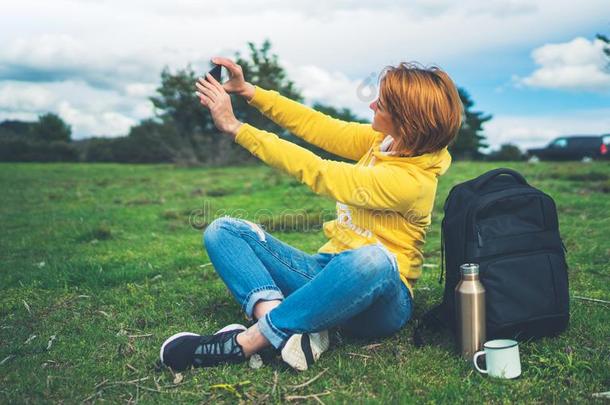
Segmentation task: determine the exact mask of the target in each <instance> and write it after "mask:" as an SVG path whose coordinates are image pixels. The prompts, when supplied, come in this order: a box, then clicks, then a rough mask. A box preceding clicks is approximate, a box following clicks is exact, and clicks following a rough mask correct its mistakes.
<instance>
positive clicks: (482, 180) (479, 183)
mask: <svg viewBox="0 0 610 405" xmlns="http://www.w3.org/2000/svg"><path fill="white" fill-rule="evenodd" d="M501 175H508V176H511V177H512V178H513V179H515V180H516V181H517V183H520V184H523V185H527V180H525V177H523V176H522V175H521V173H519V172H517V171H515V170H512V169H507V168H504V167H501V168H498V169H493V170H490V171H488V172H487V173H485V174H483V175H482V176H479V177H478V178H477V179H476V180H475V181H474V183H473V184H472V187H473V188H474V189H475V190H480V189H482V188H483V187H485V185H486V184H487V183H489V182H490V181H492V180H493V179H495V178H496V177H498V176H501Z"/></svg>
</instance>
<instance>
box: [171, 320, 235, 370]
mask: <svg viewBox="0 0 610 405" xmlns="http://www.w3.org/2000/svg"><path fill="white" fill-rule="evenodd" d="M223 329H224V328H223ZM243 330H244V329H241V328H234V329H231V330H228V331H224V332H221V331H222V329H221V331H219V332H217V333H216V334H214V335H207V336H206V335H198V334H196V333H191V332H181V333H176V334H175V335H173V336H170V337H169V338H168V339H167V340H165V342H163V345H161V351H160V357H161V362H162V363H163V364H165V365H166V366H168V367H170V368H172V369H173V370H174V371H183V370H186V369H187V368H189V367H190V366H193V367H212V366H217V365H219V364H235V363H242V362H245V361H246V360H247V359H246V356H245V355H244V351H243V348H242V347H241V345H240V344H239V343H237V340H236V336H237V335H238V334H240V333H241V332H243Z"/></svg>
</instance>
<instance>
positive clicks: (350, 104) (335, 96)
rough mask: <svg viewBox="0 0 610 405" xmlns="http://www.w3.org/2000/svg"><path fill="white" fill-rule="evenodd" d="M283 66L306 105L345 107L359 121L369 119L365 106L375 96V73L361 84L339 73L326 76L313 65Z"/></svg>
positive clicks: (366, 106) (289, 64)
mask: <svg viewBox="0 0 610 405" xmlns="http://www.w3.org/2000/svg"><path fill="white" fill-rule="evenodd" d="M283 65H284V66H285V67H286V71H287V72H288V77H290V78H291V79H292V80H294V82H295V84H296V86H297V88H299V89H300V90H301V92H302V94H303V97H304V98H305V102H306V103H307V104H310V105H312V104H314V103H316V102H319V103H323V104H327V105H331V106H335V107H340V108H343V107H347V108H349V109H351V110H352V111H353V112H354V113H356V115H358V116H359V117H362V118H368V119H372V111H371V110H370V109H369V107H368V106H369V104H370V102H371V101H373V100H374V99H375V97H376V95H377V87H376V83H377V75H376V74H375V73H374V72H372V73H371V74H370V75H369V76H368V77H365V79H364V80H352V79H350V78H349V77H347V76H346V75H345V74H343V73H341V72H339V71H334V72H329V71H326V70H324V69H322V68H320V67H319V66H315V65H305V66H296V65H293V64H292V63H290V62H284V63H283Z"/></svg>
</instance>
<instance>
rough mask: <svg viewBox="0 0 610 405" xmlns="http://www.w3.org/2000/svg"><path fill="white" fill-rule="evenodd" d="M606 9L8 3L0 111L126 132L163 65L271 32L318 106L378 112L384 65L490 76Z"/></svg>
mask: <svg viewBox="0 0 610 405" xmlns="http://www.w3.org/2000/svg"><path fill="white" fill-rule="evenodd" d="M606 9H607V0H588V1H586V2H580V3H578V4H576V3H574V2H573V1H572V0H536V1H530V0H489V1H479V0H464V1H462V2H455V1H452V0H413V1H411V2H402V1H392V0H380V1H376V2H367V1H359V0H331V1H311V2H303V1H301V2H286V1H283V0H265V1H253V0H225V1H223V2H202V1H199V0H180V1H178V2H169V1H159V0H146V1H145V0H133V1H128V2H125V1H119V0H104V1H102V0H100V1H84V0H54V1H45V2H41V1H37V0H19V1H8V2H4V3H3V5H2V13H1V14H0V25H2V27H3V29H2V30H0V43H2V47H0V119H3V118H6V117H8V116H10V117H18V116H27V115H28V114H29V115H33V114H35V113H37V112H39V111H40V112H43V110H45V109H47V110H48V111H55V112H58V111H60V106H62V108H61V111H62V114H65V115H66V117H69V119H70V120H74V121H75V122H70V123H71V124H72V125H73V128H74V129H75V134H76V135H77V137H81V136H85V135H87V132H86V131H93V132H90V134H118V133H119V132H120V131H123V132H126V129H127V126H128V123H129V122H137V121H138V120H139V119H141V118H144V117H145V116H147V115H146V114H147V113H149V115H150V114H151V113H152V112H151V108H150V103H149V102H148V101H147V97H148V96H150V95H152V92H153V91H154V88H155V84H156V83H158V82H159V73H160V71H161V69H162V68H163V67H164V66H166V65H167V66H169V67H170V68H172V69H175V68H181V67H184V66H186V64H187V63H189V62H191V63H192V64H193V67H194V68H195V70H196V71H204V70H206V69H207V67H208V59H209V58H210V57H211V56H213V55H225V56H230V57H232V56H233V54H234V52H235V51H238V50H239V51H242V54H244V55H245V54H247V53H248V50H247V47H246V43H247V42H248V41H252V42H254V43H256V44H260V43H262V41H263V40H264V39H266V38H269V39H271V41H272V44H273V52H274V53H277V54H278V55H280V56H281V58H282V59H281V60H282V61H286V63H285V64H286V67H287V68H288V70H289V73H290V76H291V78H292V79H293V80H295V81H296V82H297V84H298V86H299V87H300V88H301V90H302V91H303V94H304V95H305V97H306V99H307V101H308V102H314V101H320V102H324V103H326V104H331V105H334V106H337V107H349V108H351V109H352V110H353V111H354V112H356V113H357V114H358V115H360V116H362V117H364V118H370V117H371V113H370V111H369V108H368V104H369V102H370V100H369V99H370V96H367V95H366V94H364V96H363V95H362V91H361V92H360V94H359V91H358V89H359V86H360V85H361V84H362V83H363V82H365V81H366V80H367V79H369V81H370V80H371V79H370V76H371V73H372V74H373V75H372V76H373V77H374V78H375V79H376V76H377V74H378V72H379V71H380V70H381V69H382V68H383V67H384V66H385V65H388V64H396V63H397V62H400V61H403V60H407V61H410V60H417V61H420V62H422V63H424V64H431V63H436V64H439V65H440V66H441V67H443V68H445V69H447V70H448V72H449V73H450V74H451V73H452V69H453V68H455V67H458V66H461V65H462V63H463V62H464V61H466V60H468V61H470V63H471V64H472V65H473V66H474V65H475V64H476V65H477V66H481V70H480V76H481V77H483V76H485V75H487V74H490V73H489V72H485V71H484V66H485V63H484V62H485V58H486V57H487V53H488V52H490V51H496V52H497V51H498V50H502V49H515V48H518V47H523V46H524V45H527V46H529V44H531V43H532V41H537V42H538V43H546V42H551V41H553V40H555V39H556V38H557V35H558V31H560V32H574V31H578V32H581V31H582V30H583V27H585V28H587V29H590V27H592V26H598V25H599V21H602V20H603V18H602V16H603V15H604V11H605V10H606ZM603 21H604V23H605V20H603ZM288 61H289V63H288ZM479 61H480V62H479ZM477 73H479V72H478V71H477ZM18 82H23V83H27V84H28V86H25V87H17V89H18V90H22V91H21V93H19V94H15V89H14V88H13V90H10V89H8V88H7V86H9V83H12V84H11V86H13V87H14V86H18V85H17V84H16V83H18ZM35 82H36V84H35ZM66 83H72V85H68V84H66ZM76 83H78V84H76ZM31 86H34V87H31ZM365 90H366V89H365ZM11 91H12V93H10V92H11ZM494 113H495V114H497V112H494ZM107 114H117V115H116V116H113V115H107ZM66 117H65V118H66Z"/></svg>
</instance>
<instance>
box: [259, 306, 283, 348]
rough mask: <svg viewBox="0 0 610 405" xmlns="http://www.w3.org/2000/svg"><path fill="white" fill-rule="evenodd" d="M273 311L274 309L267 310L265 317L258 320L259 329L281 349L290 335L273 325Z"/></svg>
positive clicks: (274, 345)
mask: <svg viewBox="0 0 610 405" xmlns="http://www.w3.org/2000/svg"><path fill="white" fill-rule="evenodd" d="M271 312H273V310H271V311H269V312H267V313H266V314H265V316H264V317H262V318H261V319H259V320H258V322H257V325H258V330H259V331H260V333H262V334H263V336H265V337H266V338H267V340H268V341H269V342H270V343H271V344H272V345H273V347H275V348H276V349H281V348H282V346H284V343H285V342H286V340H288V338H289V337H290V336H289V335H287V334H286V333H284V332H282V331H281V330H279V329H278V328H276V327H275V326H273V324H272V323H271V317H270V315H271Z"/></svg>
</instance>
